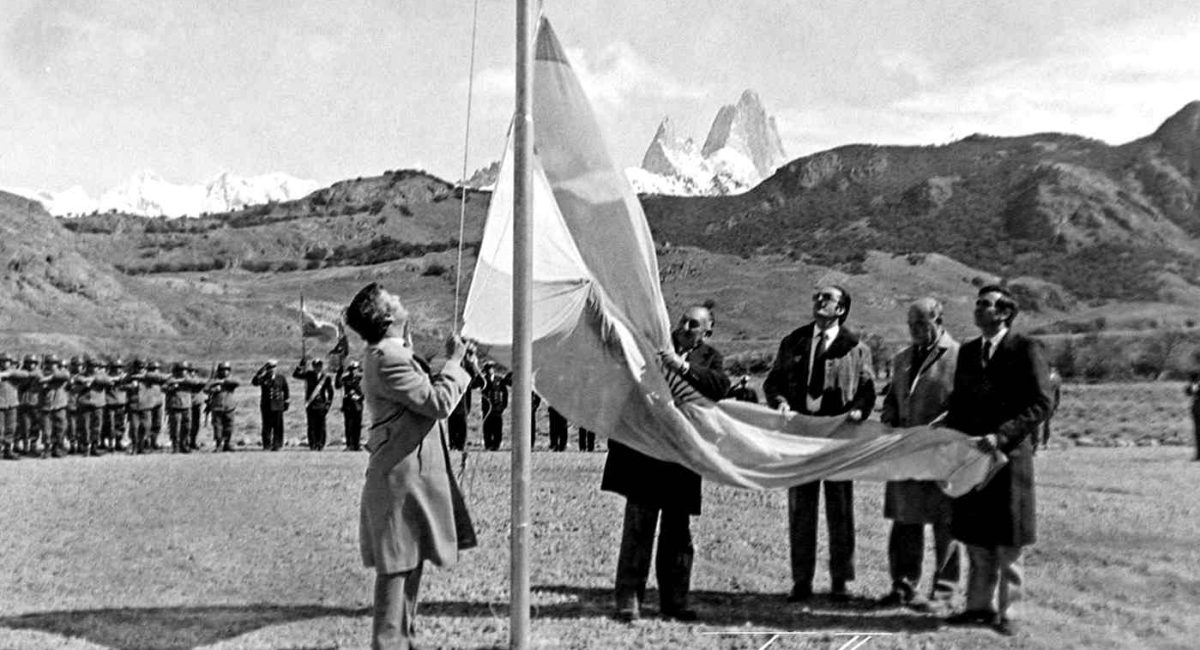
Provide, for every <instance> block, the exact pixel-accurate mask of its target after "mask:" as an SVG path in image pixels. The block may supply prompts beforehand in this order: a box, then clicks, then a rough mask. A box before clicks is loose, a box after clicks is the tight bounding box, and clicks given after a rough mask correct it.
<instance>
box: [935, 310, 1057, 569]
mask: <svg viewBox="0 0 1200 650" xmlns="http://www.w3.org/2000/svg"><path fill="white" fill-rule="evenodd" d="M982 354H983V342H982V339H973V340H971V341H970V342H968V343H966V344H965V345H963V346H962V348H961V349H960V350H959V353H958V368H957V371H956V373H955V377H954V391H953V392H952V393H951V395H950V406H949V409H948V413H947V415H946V420H945V424H946V426H948V427H951V428H953V429H957V430H959V431H962V432H963V433H966V434H967V435H970V436H976V437H978V436H984V435H987V434H989V433H994V434H996V437H997V439H998V441H999V446H1000V450H1001V451H1003V452H1004V453H1005V454H1007V455H1008V464H1006V465H1005V466H1004V467H1002V468H1000V470H999V471H998V472H996V474H995V475H994V476H993V477H992V479H991V480H990V481H988V482H987V483H986V484H985V485H983V486H982V487H979V488H977V489H976V490H975V491H973V492H970V493H968V494H966V495H964V496H962V497H959V498H958V499H955V500H954V508H953V509H954V515H953V522H952V531H953V534H954V537H955V538H957V539H959V540H961V541H963V542H965V543H967V544H973V545H976V546H987V547H995V546H1024V545H1026V544H1032V543H1033V542H1035V541H1037V529H1036V517H1035V514H1034V487H1033V486H1034V483H1033V447H1032V444H1031V443H1032V436H1033V434H1034V433H1035V432H1036V431H1037V428H1038V425H1039V424H1041V422H1042V420H1044V419H1045V418H1046V417H1047V416H1048V415H1049V413H1050V407H1051V402H1052V400H1053V396H1052V392H1051V388H1050V376H1049V366H1048V365H1047V363H1046V354H1045V351H1044V350H1043V348H1042V344H1041V343H1040V342H1038V341H1035V340H1033V339H1030V338H1028V337H1025V336H1022V335H1020V334H1017V333H1016V332H1013V331H1011V330H1010V331H1009V332H1008V334H1006V335H1005V336H1004V338H1003V339H1001V341H1000V343H999V344H998V345H997V346H996V350H995V351H994V352H993V353H992V358H991V360H989V361H988V364H987V367H986V368H984V367H983V364H982Z"/></svg>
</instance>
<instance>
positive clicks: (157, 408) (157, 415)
mask: <svg viewBox="0 0 1200 650" xmlns="http://www.w3.org/2000/svg"><path fill="white" fill-rule="evenodd" d="M159 368H160V366H159V363H158V362H157V361H155V360H154V359H150V360H149V361H147V362H146V372H145V373H144V374H143V376H142V393H144V394H143V395H142V396H141V397H140V399H141V400H142V403H143V404H149V415H148V418H149V427H150V431H149V433H150V448H151V449H158V436H159V435H161V434H162V430H163V407H164V406H165V405H166V402H167V399H166V395H165V394H164V393H163V388H162V387H163V384H164V383H166V381H167V378H168V376H169V375H167V374H166V373H165V372H161V371H160V370H159Z"/></svg>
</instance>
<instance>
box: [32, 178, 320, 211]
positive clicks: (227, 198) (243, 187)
mask: <svg viewBox="0 0 1200 650" xmlns="http://www.w3.org/2000/svg"><path fill="white" fill-rule="evenodd" d="M319 188H320V185H319V184H318V183H317V182H316V181H308V180H302V179H299V178H296V177H294V176H289V175H287V174H284V173H281V172H275V173H270V174H262V175H260V176H250V177H242V176H235V175H233V174H230V173H228V172H222V173H220V174H218V175H217V176H216V177H214V178H213V179H212V180H210V181H208V182H207V183H204V184H203V185H181V184H177V183H172V182H170V181H167V180H164V179H163V178H162V177H161V176H159V175H158V174H155V173H154V172H152V171H150V170H143V171H140V172H138V173H136V174H134V175H133V177H131V178H130V179H129V180H128V181H126V182H124V183H122V184H121V185H118V186H116V187H114V188H112V189H110V190H108V191H107V192H104V193H103V194H101V195H100V198H99V199H93V198H92V197H90V196H88V193H87V192H86V191H84V189H83V188H81V187H78V186H76V187H72V188H71V189H68V190H65V191H63V192H47V191H27V190H19V189H14V190H10V191H11V192H13V193H15V194H20V195H21V196H24V197H26V198H29V199H33V200H35V201H39V202H40V203H41V204H42V206H43V207H45V208H46V211H47V212H49V213H50V214H53V215H55V216H78V215H83V214H90V213H92V212H108V211H109V210H116V211H118V212H127V213H130V214H140V215H144V216H150V217H160V216H161V217H182V216H192V217H195V216H199V215H201V214H203V213H206V212H228V211H231V210H239V209H241V208H244V207H247V206H251V205H258V204H261V203H268V202H270V201H290V200H293V199H299V198H302V197H304V196H305V195H307V194H309V193H311V192H313V191H315V190H317V189H319Z"/></svg>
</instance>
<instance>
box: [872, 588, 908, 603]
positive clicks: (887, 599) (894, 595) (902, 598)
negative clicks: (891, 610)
mask: <svg viewBox="0 0 1200 650" xmlns="http://www.w3.org/2000/svg"><path fill="white" fill-rule="evenodd" d="M908 601H909V597H908V595H907V594H905V593H904V592H903V591H900V590H899V589H893V590H892V591H889V592H888V593H887V595H886V596H883V597H881V598H879V599H878V600H876V601H875V605H876V606H878V607H903V606H905V605H907V604H908Z"/></svg>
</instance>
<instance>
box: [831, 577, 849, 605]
mask: <svg viewBox="0 0 1200 650" xmlns="http://www.w3.org/2000/svg"><path fill="white" fill-rule="evenodd" d="M851 598H852V597H851V596H850V590H849V589H847V588H846V583H845V582H844V581H842V580H834V581H833V585H832V586H830V587H829V600H832V601H833V602H835V603H844V602H847V601H849V600H850V599H851Z"/></svg>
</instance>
